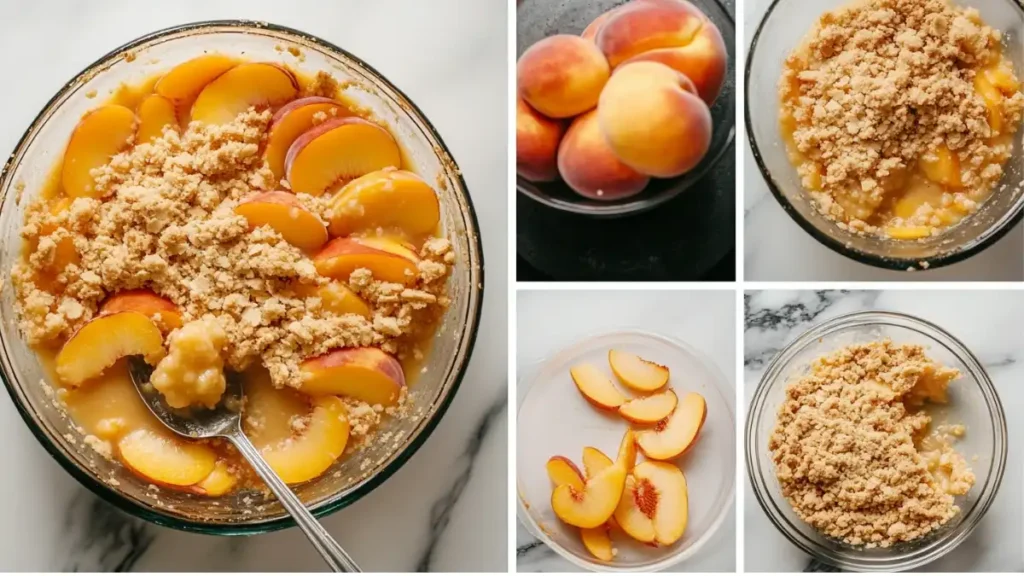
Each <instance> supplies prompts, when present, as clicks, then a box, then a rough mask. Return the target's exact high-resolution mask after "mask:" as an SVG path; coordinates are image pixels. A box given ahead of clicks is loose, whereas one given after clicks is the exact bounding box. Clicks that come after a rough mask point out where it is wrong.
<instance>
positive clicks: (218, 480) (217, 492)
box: [189, 460, 238, 497]
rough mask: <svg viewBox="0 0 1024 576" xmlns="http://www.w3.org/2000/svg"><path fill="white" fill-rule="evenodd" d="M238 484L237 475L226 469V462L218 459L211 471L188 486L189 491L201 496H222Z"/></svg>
mask: <svg viewBox="0 0 1024 576" xmlns="http://www.w3.org/2000/svg"><path fill="white" fill-rule="evenodd" d="M236 484H238V477H237V476H235V475H234V474H232V473H231V470H229V469H228V465H227V462H225V461H224V460H218V461H217V464H216V465H215V466H214V468H213V471H212V472H210V474H209V475H208V476H207V477H206V478H203V479H202V480H200V481H199V482H197V483H196V484H194V485H192V486H190V487H189V491H190V492H193V493H195V494H199V495H201V496H211V497H214V496H223V495H225V494H227V493H228V492H231V490H232V489H233V488H234V487H235V485H236Z"/></svg>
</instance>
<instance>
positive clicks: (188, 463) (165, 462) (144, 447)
mask: <svg viewBox="0 0 1024 576" xmlns="http://www.w3.org/2000/svg"><path fill="white" fill-rule="evenodd" d="M117 448H118V452H119V454H120V458H121V463H123V464H124V465H125V466H126V467H127V468H128V469H129V470H131V471H132V472H134V473H136V474H138V475H139V476H142V477H143V478H145V479H146V480H148V481H150V482H152V483H154V484H160V485H164V486H191V485H192V484H195V483H197V482H200V481H202V480H203V479H204V478H206V477H207V476H209V475H210V473H211V472H213V470H214V467H215V466H216V465H217V454H216V453H214V451H213V450H212V449H211V448H210V447H209V446H206V445H203V444H196V443H192V442H186V441H184V440H182V439H180V438H178V437H176V436H173V435H172V434H171V433H170V432H155V431H153V430H146V429H142V430H136V431H134V432H132V433H130V434H128V435H126V436H125V437H124V438H121V441H120V442H118V443H117Z"/></svg>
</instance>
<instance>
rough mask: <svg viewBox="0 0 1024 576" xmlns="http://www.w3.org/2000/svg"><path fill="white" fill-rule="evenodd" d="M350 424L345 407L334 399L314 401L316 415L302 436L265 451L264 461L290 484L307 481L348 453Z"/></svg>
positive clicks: (313, 414)
mask: <svg viewBox="0 0 1024 576" xmlns="http://www.w3.org/2000/svg"><path fill="white" fill-rule="evenodd" d="M348 435H349V422H348V418H347V415H346V411H345V405H344V404H343V403H342V402H341V400H340V399H338V398H335V397H333V396H324V397H321V398H316V399H315V400H313V413H312V415H311V416H310V418H309V422H308V423H307V424H306V426H305V428H304V429H303V430H302V431H301V433H300V434H299V435H298V436H296V437H293V438H289V439H287V440H284V441H283V442H281V443H279V444H277V445H274V446H271V447H268V448H265V449H264V450H263V458H264V460H266V461H267V464H269V465H270V467H271V468H273V469H274V472H277V474H278V476H280V477H281V479H282V480H284V481H285V482H287V483H288V484H299V483H302V482H308V481H309V480H312V479H314V478H316V477H318V476H320V475H321V474H323V473H324V472H326V471H327V469H328V468H330V467H331V465H332V464H334V461H335V460H337V459H338V457H340V456H341V455H342V453H344V452H345V445H346V444H347V443H348Z"/></svg>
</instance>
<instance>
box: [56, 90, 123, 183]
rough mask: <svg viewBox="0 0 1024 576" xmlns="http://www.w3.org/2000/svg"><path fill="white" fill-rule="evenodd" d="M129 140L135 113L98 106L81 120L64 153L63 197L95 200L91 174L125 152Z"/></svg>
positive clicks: (62, 173) (118, 108)
mask: <svg viewBox="0 0 1024 576" xmlns="http://www.w3.org/2000/svg"><path fill="white" fill-rule="evenodd" d="M133 136H135V113H134V112H132V111H131V110H129V109H128V108H125V107H124V106H118V105H116V104H111V105H108V106H101V107H99V108H97V109H95V110H93V111H92V112H89V113H88V114H86V115H85V116H82V119H81V120H80V121H79V122H78V125H77V126H75V131H74V132H72V133H71V140H70V141H69V142H68V147H67V149H66V150H65V151H64V165H63V166H62V167H61V183H62V184H63V186H64V193H65V194H67V195H68V196H69V197H71V198H81V197H89V198H98V197H99V192H98V191H97V190H96V189H95V181H94V180H93V177H92V174H91V171H92V170H94V169H96V168H99V167H100V166H103V165H104V164H106V163H107V162H110V158H111V157H113V156H114V155H115V154H117V153H119V152H121V151H123V150H125V149H126V148H128V146H130V144H131V139H132V137H133Z"/></svg>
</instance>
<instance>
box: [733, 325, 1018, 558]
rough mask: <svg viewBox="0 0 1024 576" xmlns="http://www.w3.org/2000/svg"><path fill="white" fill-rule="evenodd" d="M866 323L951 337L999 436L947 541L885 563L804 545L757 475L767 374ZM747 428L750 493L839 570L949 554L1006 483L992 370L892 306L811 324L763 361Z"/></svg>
mask: <svg viewBox="0 0 1024 576" xmlns="http://www.w3.org/2000/svg"><path fill="white" fill-rule="evenodd" d="M862 325H888V326H897V327H900V328H905V329H909V330H914V331H917V332H919V333H921V334H923V335H925V336H928V337H929V338H931V339H933V340H934V339H935V336H933V335H932V334H928V333H926V332H922V331H921V329H924V330H930V331H933V332H935V333H936V334H938V335H939V336H940V337H942V338H946V339H948V340H949V342H948V343H943V345H944V346H946V347H947V348H948V347H949V346H948V344H952V345H953V347H955V348H956V350H950V351H951V352H953V354H955V355H956V356H957V357H958V359H959V360H961V361H963V362H964V365H965V367H966V368H967V370H968V371H969V372H970V374H971V376H972V377H973V378H974V379H975V380H976V381H977V383H978V386H979V388H980V389H981V393H982V397H983V398H984V399H985V406H986V408H987V409H988V412H989V414H990V416H991V417H992V423H993V437H994V438H995V445H994V446H993V452H994V453H995V458H994V459H993V463H992V469H991V470H990V471H989V474H988V476H987V477H986V478H985V485H984V486H983V487H982V490H981V493H980V495H979V499H978V501H977V502H975V504H974V506H972V507H971V509H970V510H968V511H966V512H962V515H963V516H962V518H963V520H962V521H961V523H960V524H959V525H958V526H957V527H956V529H955V531H954V532H953V534H952V535H951V536H949V538H948V540H947V541H946V542H944V543H943V544H942V545H941V546H938V547H936V548H935V549H934V550H932V551H931V552H930V553H928V554H925V555H921V556H920V557H913V556H912V557H910V558H909V559H901V560H894V561H888V562H889V563H887V564H886V563H883V562H884V561H878V562H877V563H875V562H873V563H871V564H862V563H857V562H856V561H853V562H851V561H848V560H838V559H836V558H832V557H830V556H828V555H827V554H826V553H824V552H823V550H825V551H826V552H827V551H828V550H827V549H825V548H824V547H821V546H818V545H817V544H814V545H813V546H812V545H806V544H805V543H804V542H802V541H801V540H800V539H798V538H796V537H794V536H793V535H791V534H790V532H789V530H788V529H787V527H786V526H785V525H784V524H788V523H789V522H788V521H785V520H780V518H778V517H777V516H776V514H775V513H774V512H773V510H772V508H773V507H775V502H776V497H775V495H774V492H773V491H772V490H771V489H770V488H769V486H768V485H767V484H766V483H764V482H761V481H759V479H758V476H759V475H760V474H761V467H760V465H759V464H758V463H757V461H756V458H755V456H754V454H755V452H754V450H755V449H756V447H757V440H756V437H757V430H756V428H757V421H758V419H759V417H760V416H761V415H762V413H763V412H764V410H765V409H766V407H767V404H766V400H767V395H768V390H769V388H770V386H769V375H773V372H774V371H775V370H776V369H777V368H778V367H779V364H780V362H781V361H782V360H783V359H784V358H785V359H786V360H787V361H788V360H789V359H790V357H791V356H792V354H793V353H795V352H798V351H800V350H802V349H803V348H805V347H806V346H808V345H809V344H811V343H813V342H814V341H816V340H818V339H820V338H821V337H823V336H825V335H828V334H832V333H835V332H839V331H842V330H844V329H847V328H850V327H852V326H862ZM773 376H774V375H773ZM745 428H746V430H745V431H744V451H745V452H746V454H745V460H746V464H747V477H748V479H749V480H750V485H751V489H752V492H753V493H754V496H755V497H756V499H757V502H758V504H759V505H760V506H761V509H762V511H764V513H765V515H766V516H767V517H768V519H769V520H770V521H771V523H772V525H773V526H775V528H776V529H777V530H778V531H779V532H780V533H782V535H783V536H785V537H786V539H787V540H789V542H790V543H791V544H793V545H794V546H796V547H797V548H799V549H800V550H801V551H803V552H804V553H806V554H808V555H809V556H811V557H812V558H815V559H818V560H820V561H822V562H824V563H826V564H828V565H831V566H836V567H837V568H839V569H841V570H854V571H880V572H892V571H902V570H910V569H912V568H916V567H919V566H922V565H924V564H927V563H928V562H934V561H935V560H938V559H939V558H941V557H942V556H945V555H946V554H947V553H949V552H951V551H952V550H953V549H955V548H956V547H957V546H959V545H960V544H962V543H963V542H964V541H965V540H966V539H967V538H968V536H970V535H971V533H972V532H974V529H975V528H977V526H978V524H979V523H980V522H981V520H982V518H984V516H985V514H986V513H987V512H988V509H989V508H990V507H991V505H992V502H993V501H995V497H996V495H997V494H998V493H999V488H1000V486H1001V485H1002V480H1003V474H1004V472H1005V470H1006V460H1007V440H1008V436H1007V429H1006V414H1005V412H1004V410H1003V404H1002V401H1001V400H1000V399H999V393H998V391H997V390H996V388H995V386H994V385H993V384H992V380H991V378H990V377H989V375H988V372H987V371H986V370H985V367H984V365H983V364H982V363H981V361H980V360H978V358H977V357H976V356H975V355H974V353H973V352H972V351H971V350H970V348H968V347H967V346H966V345H965V344H964V343H963V342H961V341H960V340H959V339H958V338H956V337H955V336H953V335H952V334H950V333H949V332H948V331H946V330H945V329H944V328H942V327H940V326H938V325H937V324H935V323H933V322H930V321H928V320H925V319H923V318H920V317H917V316H913V315H911V314H905V313H902V312H893V311H889V310H863V311H859V312H851V313H848V314H842V315H839V316H836V317H834V318H830V319H828V320H826V321H824V322H821V323H819V324H816V325H814V326H812V327H810V328H808V329H807V330H805V331H804V332H802V333H801V334H799V335H798V336H796V337H795V338H793V339H792V340H791V341H789V342H787V343H786V344H785V345H784V346H783V347H782V349H780V350H779V351H778V352H777V353H776V354H775V356H774V357H772V360H771V362H769V363H768V364H767V365H766V366H765V369H764V372H763V373H762V375H761V378H760V379H759V380H758V383H757V388H756V389H755V391H754V395H753V397H752V398H751V400H750V403H749V405H748V407H747V421H746V426H745ZM781 500H783V501H784V500H785V499H784V498H782V499H781Z"/></svg>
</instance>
